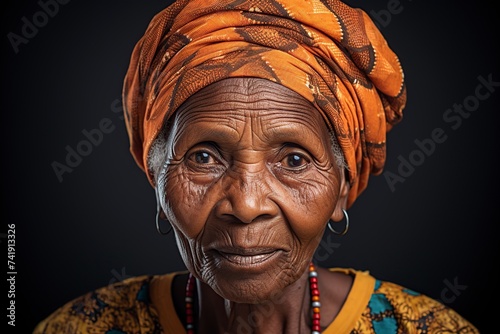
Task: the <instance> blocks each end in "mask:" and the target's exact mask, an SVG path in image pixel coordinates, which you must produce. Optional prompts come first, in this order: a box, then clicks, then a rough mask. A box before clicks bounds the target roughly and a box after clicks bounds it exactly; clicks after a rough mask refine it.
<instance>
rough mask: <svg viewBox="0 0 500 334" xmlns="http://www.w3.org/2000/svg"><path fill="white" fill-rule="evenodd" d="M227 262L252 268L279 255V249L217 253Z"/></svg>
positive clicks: (220, 251) (219, 251)
mask: <svg viewBox="0 0 500 334" xmlns="http://www.w3.org/2000/svg"><path fill="white" fill-rule="evenodd" d="M217 252H218V253H219V254H220V255H221V256H222V257H223V258H225V259H226V260H227V261H229V262H231V263H234V264H237V265H241V266H251V265H256V264H260V263H262V262H265V261H267V260H270V259H271V258H272V257H274V256H275V255H277V254H278V252H279V250H278V249H272V250H271V249H245V250H241V249H238V250H224V251H222V250H218V251H217Z"/></svg>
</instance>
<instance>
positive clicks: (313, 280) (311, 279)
mask: <svg viewBox="0 0 500 334" xmlns="http://www.w3.org/2000/svg"><path fill="white" fill-rule="evenodd" d="M309 282H311V283H317V282H318V278H317V277H310V278H309Z"/></svg>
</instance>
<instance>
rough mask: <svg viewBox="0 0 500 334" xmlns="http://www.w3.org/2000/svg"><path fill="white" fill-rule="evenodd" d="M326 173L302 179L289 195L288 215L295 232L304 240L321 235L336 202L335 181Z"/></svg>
mask: <svg viewBox="0 0 500 334" xmlns="http://www.w3.org/2000/svg"><path fill="white" fill-rule="evenodd" d="M327 176H328V175H326V176H325V175H314V177H309V178H305V179H303V180H302V182H301V185H300V187H298V188H295V189H294V190H293V191H292V192H291V194H292V196H290V200H291V201H293V205H291V206H290V208H291V210H293V212H292V213H291V214H290V215H289V217H290V224H291V226H292V229H293V230H294V232H295V234H296V235H297V236H298V237H299V238H302V239H304V241H305V240H308V239H317V237H318V235H319V236H322V233H321V231H323V230H324V228H325V226H326V223H327V222H328V220H329V219H330V216H331V214H332V213H333V211H334V208H335V204H336V202H337V195H336V192H335V187H336V185H337V182H336V180H335V179H334V178H332V177H327Z"/></svg>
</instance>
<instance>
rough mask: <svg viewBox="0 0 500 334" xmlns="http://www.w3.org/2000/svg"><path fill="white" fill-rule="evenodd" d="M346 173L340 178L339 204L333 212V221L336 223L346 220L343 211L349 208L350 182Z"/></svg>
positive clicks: (343, 172)
mask: <svg viewBox="0 0 500 334" xmlns="http://www.w3.org/2000/svg"><path fill="white" fill-rule="evenodd" d="M345 175H346V171H345V170H343V171H342V173H341V176H340V190H339V198H338V200H337V204H336V205H335V209H334V210H333V213H332V216H331V217H330V219H331V220H333V221H334V222H339V221H341V220H342V219H344V212H343V211H342V209H345V208H346V206H347V197H348V195H349V189H350V186H349V182H348V181H347V178H346V176H345Z"/></svg>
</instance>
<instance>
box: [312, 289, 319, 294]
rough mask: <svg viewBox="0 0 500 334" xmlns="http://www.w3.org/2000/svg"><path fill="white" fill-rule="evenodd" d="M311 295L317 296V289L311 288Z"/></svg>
mask: <svg viewBox="0 0 500 334" xmlns="http://www.w3.org/2000/svg"><path fill="white" fill-rule="evenodd" d="M311 295H313V296H319V290H318V289H311Z"/></svg>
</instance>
